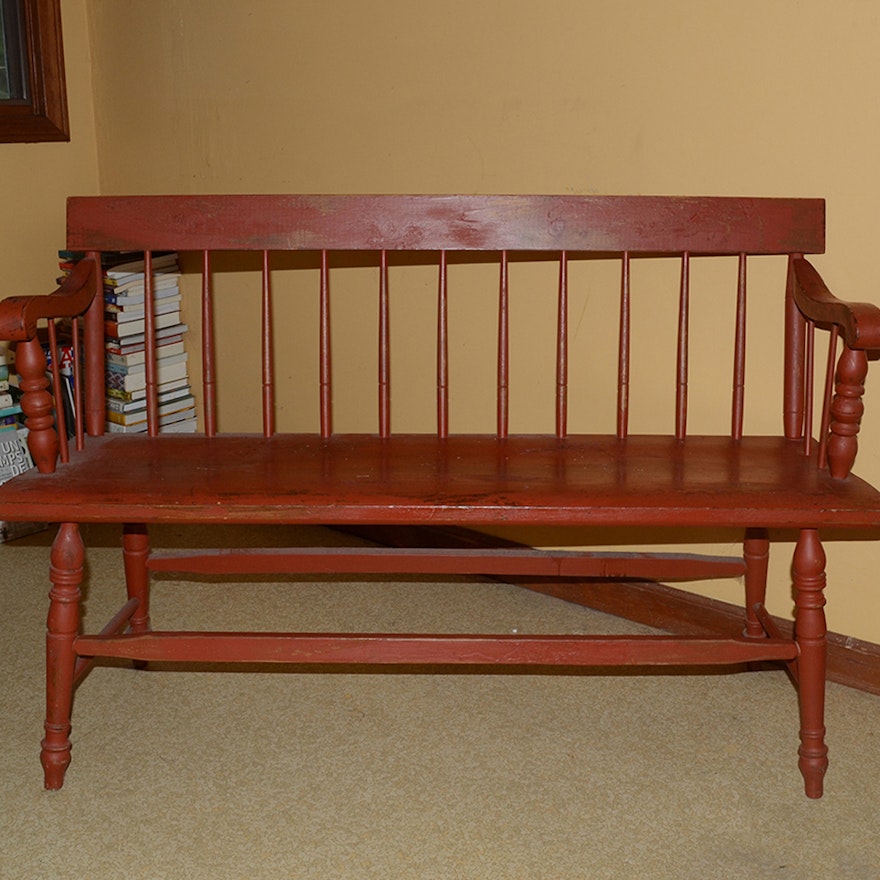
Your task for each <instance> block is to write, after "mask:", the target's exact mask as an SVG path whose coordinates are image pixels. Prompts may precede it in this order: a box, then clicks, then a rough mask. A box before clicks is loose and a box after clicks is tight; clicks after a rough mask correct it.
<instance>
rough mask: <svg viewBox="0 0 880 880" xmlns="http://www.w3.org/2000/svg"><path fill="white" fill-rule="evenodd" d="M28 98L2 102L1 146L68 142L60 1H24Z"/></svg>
mask: <svg viewBox="0 0 880 880" xmlns="http://www.w3.org/2000/svg"><path fill="white" fill-rule="evenodd" d="M21 12H22V20H21V22H20V27H21V36H22V40H23V42H24V44H25V46H26V47H27V51H26V55H27V80H28V89H27V97H26V98H25V99H23V100H9V101H0V142H2V143H35V142H38V141H69V140H70V125H69V121H68V116H67V84H66V80H65V75H64V50H63V44H62V37H61V6H60V0H22V4H21Z"/></svg>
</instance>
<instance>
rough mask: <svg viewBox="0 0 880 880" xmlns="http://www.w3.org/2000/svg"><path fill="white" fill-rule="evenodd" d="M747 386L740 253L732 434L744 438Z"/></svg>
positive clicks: (743, 262) (742, 259)
mask: <svg viewBox="0 0 880 880" xmlns="http://www.w3.org/2000/svg"><path fill="white" fill-rule="evenodd" d="M745 387H746V255H745V254H740V255H739V269H738V273H737V284H736V338H735V341H734V350H733V406H732V415H731V429H730V431H731V436H732V437H733V439H734V440H742V435H743V414H744V410H745Z"/></svg>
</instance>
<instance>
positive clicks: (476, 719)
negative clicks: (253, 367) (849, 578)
mask: <svg viewBox="0 0 880 880" xmlns="http://www.w3.org/2000/svg"><path fill="white" fill-rule="evenodd" d="M268 537H269V540H270V541H274V542H279V543H285V542H289V540H290V538H289V535H287V536H285V535H284V534H283V533H282V531H281V530H278V531H277V532H275V531H271V532H270V533H269V534H268ZM245 539H246V540H248V541H253V542H257V541H258V536H257V535H256V534H254V533H248V534H247V535H246V536H245ZM86 540H87V544H88V546H89V556H88V560H89V561H88V578H89V580H88V592H87V596H86V616H87V623H88V625H89V626H90V628H91V629H93V630H94V629H97V628H99V627H100V625H102V623H103V621H104V619H106V618H107V617H109V615H110V613H111V611H112V610H115V607H116V606H118V605H119V604H121V600H120V596H121V595H122V592H121V589H120V584H119V569H118V556H117V553H116V544H117V539H116V536H115V534H113V533H110V532H109V531H108V530H104V529H96V528H92V529H90V530H89V532H88V533H87V535H86ZM182 540H183V536H182V533H177V532H174V531H170V530H167V529H166V530H160V531H159V532H157V535H156V543H157V544H160V543H161V544H167V545H169V546H172V545H178V544H180V543H182ZM189 540H191V541H192V540H194V541H196V542H204V543H206V544H214V543H218V542H223V541H224V540H228V538H226V539H224V536H223V533H222V530H220V533H219V534H217V533H215V532H210V531H209V530H201V531H199V532H198V533H197V534H195V536H194V537H193V538H190V539H189ZM237 540H239V541H240V540H241V535H238V536H237ZM296 540H297V542H299V543H313V542H315V541H320V542H323V543H326V542H341V541H342V539H341V538H340V537H339V536H337V535H335V534H334V533H331V532H325V531H322V530H303V531H301V532H297V533H296ZM48 543H49V535H48V534H42V535H38V536H34V537H31V538H25V539H22V540H20V541H17V542H15V543H14V544H10V545H0V566H2V571H3V572H4V576H3V578H2V583H0V609H2V615H3V620H4V621H5V623H6V637H5V638H4V639H3V642H2V647H0V651H2V680H0V707H2V716H0V878H3V880H6V878H10V880H11V878H16V880H17V878H23V880H43V878H46V880H49V878H52V880H64V878H77V880H80V878H82V880H86V878H87V880H105V878H125V880H139V878H144V880H147V878H149V880H159V878H175V880H177V878H194V880H199V878H205V880H226V878H248V880H257V878H340V880H347V878H359V880H366V878H456V880H457V878H518V880H528V878H548V880H550V878H553V880H565V878H602V880H606V878H607V880H617V878H620V880H634V878H675V880H712V878H725V880H734V878H744V880H756V878H770V877H772V878H782V880H794V878H798V880H812V878H830V880H877V878H878V877H880V822H878V813H877V810H878V807H877V805H878V804H880V698H878V697H875V696H870V695H867V694H863V693H859V692H857V691H854V690H850V689H847V688H843V687H840V686H836V685H831V686H830V687H829V695H828V711H827V719H828V720H827V723H828V742H829V746H830V749H831V761H832V764H831V769H830V771H829V774H828V777H827V780H826V794H825V797H824V799H822V800H821V801H809V800H808V799H806V798H805V797H804V795H803V792H802V787H801V779H800V774H799V773H798V771H797V766H796V748H797V708H796V702H795V695H794V692H793V690H792V687H791V685H790V683H789V681H788V679H787V678H786V676H785V675H784V674H783V673H782V672H770V673H751V674H736V675H707V676H683V675H658V674H652V675H644V676H637V675H583V676H575V675H561V676H549V675H506V676H486V675H478V674H435V675H422V674H419V675H412V674H397V675H374V674H359V675H353V674H348V673H335V674H314V675H299V674H289V673H282V672H230V673H221V674H217V673H206V672H182V671H172V672H134V671H132V670H129V669H123V668H98V669H96V670H95V671H94V672H93V673H92V674H91V676H90V677H89V679H88V680H87V681H86V682H85V683H84V684H83V686H82V687H81V688H80V690H79V692H78V695H77V698H76V706H75V710H74V731H73V739H74V752H73V763H72V764H71V767H70V770H69V772H68V775H67V781H66V784H65V787H64V788H63V789H62V790H61V791H60V792H54V793H49V792H45V791H43V790H42V776H41V769H40V767H39V762H38V759H37V753H38V749H39V740H40V737H41V725H42V714H43V706H42V699H43V697H42V679H43V671H42V653H43V639H42V635H43V628H44V620H45V611H46V598H45V594H46V592H47V589H48V583H47V579H46V574H47V570H48V551H47V547H48ZM154 596H155V606H154V620H155V621H156V622H157V625H161V624H162V623H163V622H167V623H171V624H173V625H175V626H177V627H180V628H190V627H193V628H194V627H198V626H206V627H207V628H214V629H231V628H235V627H247V626H255V627H257V628H263V629H272V630H282V629H310V628H315V629H325V628H326V629H334V628H338V629H350V630H356V629H365V630H366V629H371V628H376V629H386V630H397V631H417V630H420V629H425V630H432V629H433V630H446V631H450V632H454V631H467V630H468V629H473V630H474V631H476V630H483V631H496V632H505V631H508V632H509V631H511V630H513V629H518V630H520V631H521V632H526V631H535V632H540V631H544V632H550V631H554V632H587V631H595V632H615V631H641V630H640V629H639V628H638V627H636V626H634V625H629V624H623V623H622V622H621V621H618V620H616V619H614V618H609V617H607V616H603V615H600V614H595V613H593V612H590V611H588V610H585V609H581V608H578V607H575V606H571V605H567V604H565V603H561V602H559V601H557V600H554V599H550V598H548V597H545V596H539V595H537V594H533V593H529V592H527V591H522V590H518V589H517V588H514V587H508V586H505V585H498V584H470V583H465V582H460V581H456V582H446V581H444V582H440V581H436V580H421V581H417V582H416V583H409V584H396V583H390V584H389V583H383V582H382V581H380V580H378V579H369V580H365V581H363V582H358V583H346V582H343V581H341V580H337V579H334V578H327V579H323V580H308V579H300V580H296V581H294V582H292V583H287V584H278V583H272V582H266V581H253V582H249V583H247V584H245V585H234V584H230V583H224V584H220V585H217V584H210V583H207V582H198V583H195V584H187V585H185V586H181V585H179V584H178V583H176V582H174V581H170V580H163V581H160V582H159V583H158V584H157V586H156V588H155V592H154Z"/></svg>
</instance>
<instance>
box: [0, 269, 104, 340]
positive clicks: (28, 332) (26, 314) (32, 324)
mask: <svg viewBox="0 0 880 880" xmlns="http://www.w3.org/2000/svg"><path fill="white" fill-rule="evenodd" d="M97 271H98V267H97V263H96V261H95V260H94V259H92V258H91V257H86V258H85V259H82V260H80V261H79V262H78V263H77V264H76V266H75V267H74V269H73V271H72V272H71V273H70V275H68V276H67V278H65V279H64V280H63V281H62V282H61V285H60V286H59V287H58V289H57V290H55V291H54V292H53V293H50V294H48V295H44V296H10V297H7V298H6V299H4V300H3V301H2V302H0V340H6V341H9V342H24V341H25V340H28V339H33V338H34V337H35V336H36V335H37V321H39V320H40V319H41V318H75V317H76V316H77V315H81V314H82V313H83V312H85V311H86V309H88V307H89V306H90V305H91V303H92V300H93V299H94V297H95V292H96V282H97V275H96V273H97Z"/></svg>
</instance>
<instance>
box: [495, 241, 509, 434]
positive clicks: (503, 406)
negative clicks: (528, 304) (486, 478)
mask: <svg viewBox="0 0 880 880" xmlns="http://www.w3.org/2000/svg"><path fill="white" fill-rule="evenodd" d="M508 278H509V275H508V259H507V251H502V252H501V281H500V285H499V293H498V397H497V409H498V414H497V417H498V427H497V433H498V437H499V438H503V437H507V432H508V427H509V381H510V302H509V288H508Z"/></svg>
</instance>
